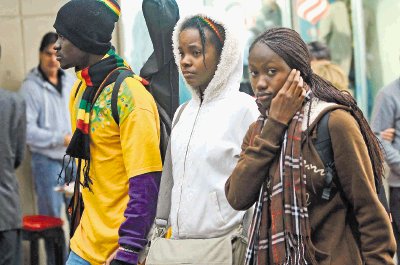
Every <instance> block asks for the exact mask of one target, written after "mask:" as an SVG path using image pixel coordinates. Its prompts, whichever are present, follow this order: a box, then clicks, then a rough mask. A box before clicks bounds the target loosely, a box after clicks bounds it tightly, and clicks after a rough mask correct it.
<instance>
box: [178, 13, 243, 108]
mask: <svg viewBox="0 0 400 265" xmlns="http://www.w3.org/2000/svg"><path fill="white" fill-rule="evenodd" d="M213 13H214V12H213V11H212V10H207V11H205V12H197V13H194V14H191V15H188V16H186V17H183V18H181V19H180V20H179V21H178V23H177V24H176V26H175V29H174V32H173V36H172V42H173V44H172V45H173V51H174V56H175V62H176V64H177V65H178V69H179V72H180V73H182V69H181V67H180V63H179V62H180V59H181V56H180V54H179V50H178V46H179V34H180V32H181V28H182V25H183V24H184V23H185V22H186V21H187V20H189V19H191V18H192V17H195V16H202V17H207V18H209V19H211V20H213V21H214V22H216V23H218V24H220V25H221V26H222V27H223V28H224V29H225V42H224V46H223V47H222V52H221V59H220V62H219V64H218V66H217V70H216V71H215V74H214V77H213V79H212V80H211V81H210V83H209V84H208V86H207V88H206V90H205V91H204V99H203V103H206V102H209V101H212V100H213V99H215V98H219V97H223V96H224V95H225V94H226V93H231V92H233V91H239V84H240V80H241V78H242V74H243V49H242V47H241V45H240V42H239V39H238V37H237V36H236V34H235V33H234V28H233V27H232V26H230V23H229V22H227V21H228V20H229V19H228V18H226V19H224V18H222V19H221V17H222V16H221V14H220V13H219V14H218V15H213ZM186 85H187V86H188V88H189V89H190V91H191V93H192V99H193V100H194V101H198V102H200V93H199V91H197V90H195V89H194V88H193V87H191V86H190V85H189V84H187V83H186Z"/></svg>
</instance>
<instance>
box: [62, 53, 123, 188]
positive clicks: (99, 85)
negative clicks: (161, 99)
mask: <svg viewBox="0 0 400 265" xmlns="http://www.w3.org/2000/svg"><path fill="white" fill-rule="evenodd" d="M117 68H121V70H122V69H130V67H129V65H128V64H127V63H126V62H125V61H124V60H123V59H122V58H121V57H120V56H118V55H117V54H116V53H115V51H114V50H113V49H110V50H109V51H108V52H107V54H106V55H105V56H104V57H103V58H102V59H101V60H100V61H99V62H97V63H95V64H94V65H91V66H89V67H87V68H85V69H83V70H81V71H78V72H77V76H78V77H81V78H80V79H82V80H83V81H82V82H85V83H86V89H85V91H84V92H83V95H82V98H81V100H80V102H79V109H78V116H77V121H76V130H75V132H74V134H73V136H72V139H71V142H70V144H69V145H68V147H67V151H66V155H65V156H67V155H68V156H70V158H69V161H68V163H67V165H66V166H65V167H64V165H63V169H62V171H63V170H64V169H65V168H67V167H68V165H69V164H70V163H71V159H72V158H75V159H78V168H77V175H76V176H77V177H76V179H77V180H79V179H80V177H79V176H80V173H81V165H82V164H83V176H84V181H83V183H82V185H83V187H84V188H89V189H90V184H92V180H91V179H90V177H89V171H90V137H89V131H90V114H91V111H92V107H93V104H94V102H95V101H96V99H97V97H98V96H99V94H100V93H101V92H102V90H103V88H104V87H106V86H107V85H109V84H111V83H114V82H115V80H116V79H117V77H118V74H119V70H117V71H114V72H113V70H115V69H117ZM111 72H113V73H112V74H111V75H109V74H110V73H111ZM78 89H79V88H78ZM64 158H65V157H64ZM72 165H73V164H72ZM62 171H61V172H60V175H59V176H60V177H61V174H62ZM72 171H73V170H72ZM71 174H72V172H71ZM71 178H72V176H70V177H69V180H71ZM67 182H69V181H67Z"/></svg>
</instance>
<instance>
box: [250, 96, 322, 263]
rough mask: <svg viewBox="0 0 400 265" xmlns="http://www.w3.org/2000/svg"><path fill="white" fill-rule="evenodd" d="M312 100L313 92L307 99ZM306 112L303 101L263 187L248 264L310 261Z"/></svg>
mask: <svg viewBox="0 0 400 265" xmlns="http://www.w3.org/2000/svg"><path fill="white" fill-rule="evenodd" d="M309 99H310V93H308V94H307V97H306V99H305V102H306V101H308V100H309ZM303 113H304V104H303V107H302V108H301V110H299V111H298V112H297V113H296V114H295V116H294V117H293V119H292V121H291V122H290V124H289V127H288V129H287V131H286V133H285V137H284V140H283V144H282V148H281V151H280V156H279V166H278V167H277V169H276V171H275V172H274V174H273V176H272V178H268V179H267V180H266V181H265V183H264V184H263V186H262V188H261V192H260V195H259V199H258V201H257V203H256V209H255V212H254V216H253V221H252V225H251V230H250V237H249V246H248V248H247V252H246V259H245V264H246V265H266V264H271V265H281V264H282V265H283V264H288V265H292V264H293V265H304V264H307V262H306V258H305V253H307V251H308V249H307V245H308V241H309V240H310V225H309V220H308V210H307V204H306V175H305V173H304V169H303V162H302V161H303V159H302V154H301V139H302V138H301V136H302V128H301V126H302V121H303ZM265 119H266V117H265V116H260V118H259V119H258V120H257V123H256V125H255V128H254V131H253V135H252V139H251V140H250V144H253V139H254V137H255V136H256V135H259V134H260V133H261V130H262V128H263V126H264V122H265ZM313 261H314V260H313Z"/></svg>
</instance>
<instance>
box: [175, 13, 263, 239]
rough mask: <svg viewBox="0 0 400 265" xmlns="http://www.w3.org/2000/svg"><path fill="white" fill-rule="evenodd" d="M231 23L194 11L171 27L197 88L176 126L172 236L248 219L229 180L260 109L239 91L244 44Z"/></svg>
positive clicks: (210, 231)
mask: <svg viewBox="0 0 400 265" xmlns="http://www.w3.org/2000/svg"><path fill="white" fill-rule="evenodd" d="M233 30H234V29H233ZM233 30H232V29H231V28H230V27H229V26H228V25H226V24H225V23H223V22H221V21H219V20H218V19H217V18H211V17H210V16H208V15H202V14H197V15H192V16H188V17H186V18H183V19H181V20H180V21H178V23H177V25H176V27H175V30H174V33H173V48H174V54H175V60H176V63H177V65H178V67H179V69H180V71H181V73H182V74H183V76H184V78H185V81H186V83H187V85H188V87H189V88H190V90H191V93H192V99H191V100H190V101H189V102H188V104H187V105H186V106H185V108H184V109H183V111H182V114H181V116H180V118H179V121H178V122H177V123H176V125H175V127H174V129H173V130H172V134H171V158H172V174H173V181H174V186H173V189H172V198H171V202H172V203H171V212H170V216H169V220H170V222H171V227H172V238H174V239H188V238H190V239H194V238H202V239H204V238H215V237H221V236H224V235H228V234H229V233H232V232H233V231H235V229H237V228H238V227H239V225H240V224H241V222H242V220H243V216H244V212H240V211H235V210H234V209H233V208H232V207H231V206H230V205H229V203H228V201H227V200H226V198H225V194H224V184H225V181H226V180H227V178H228V177H229V175H230V174H231V173H232V171H233V169H234V167H235V165H236V163H237V161H238V158H239V155H240V152H241V143H242V140H243V137H244V136H245V133H246V131H247V129H248V127H249V125H250V124H251V123H252V122H254V121H255V120H256V119H257V117H258V110H257V105H256V103H255V100H254V99H253V98H252V97H250V96H249V95H247V94H245V93H242V92H239V85H240V80H241V77H242V68H243V61H242V49H241V47H240V45H239V41H238V39H237V38H236V37H235V36H234V32H233ZM181 107H182V106H181ZM179 112H180V110H179V109H178V111H177V112H176V113H179Z"/></svg>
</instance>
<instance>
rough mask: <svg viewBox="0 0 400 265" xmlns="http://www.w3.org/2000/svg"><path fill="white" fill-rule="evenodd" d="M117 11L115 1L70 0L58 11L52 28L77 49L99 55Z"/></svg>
mask: <svg viewBox="0 0 400 265" xmlns="http://www.w3.org/2000/svg"><path fill="white" fill-rule="evenodd" d="M119 14H120V7H119V5H118V3H117V1H115V0H71V1H69V2H68V3H66V4H65V5H64V6H62V7H61V8H60V10H59V11H58V13H57V17H56V21H55V22H54V28H55V29H56V30H57V33H58V34H60V35H62V36H63V37H65V38H66V39H67V40H69V41H70V42H72V44H74V45H75V46H76V47H78V48H79V49H80V50H82V51H84V52H88V53H92V54H98V55H103V54H106V53H107V51H108V50H109V49H110V48H111V42H110V41H111V35H112V32H113V30H114V25H115V23H116V22H117V21H118V18H119Z"/></svg>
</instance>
